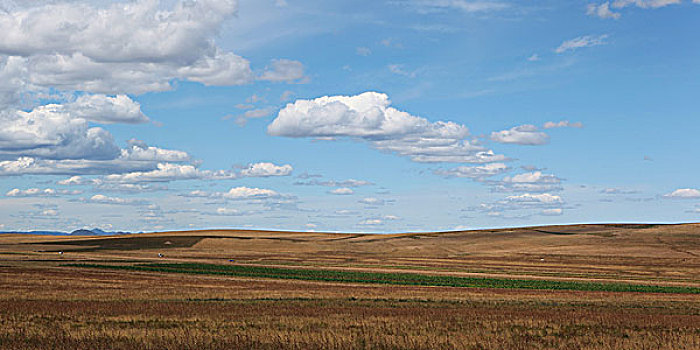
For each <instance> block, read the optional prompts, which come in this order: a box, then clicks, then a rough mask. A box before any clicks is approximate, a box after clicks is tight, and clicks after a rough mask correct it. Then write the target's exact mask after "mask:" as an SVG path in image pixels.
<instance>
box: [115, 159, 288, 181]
mask: <svg viewBox="0 0 700 350" xmlns="http://www.w3.org/2000/svg"><path fill="white" fill-rule="evenodd" d="M292 170H293V169H292V166H291V165H289V164H285V165H275V164H273V163H254V164H249V165H248V166H247V167H245V168H243V169H241V170H240V171H238V172H236V171H233V170H215V171H214V170H201V169H199V168H197V167H196V166H194V165H190V164H175V163H158V164H157V165H156V169H153V170H150V171H135V172H130V173H124V174H111V175H107V176H105V177H103V180H104V181H105V182H111V183H143V182H169V181H178V180H232V179H238V178H242V177H270V176H287V175H290V174H291V173H292Z"/></svg>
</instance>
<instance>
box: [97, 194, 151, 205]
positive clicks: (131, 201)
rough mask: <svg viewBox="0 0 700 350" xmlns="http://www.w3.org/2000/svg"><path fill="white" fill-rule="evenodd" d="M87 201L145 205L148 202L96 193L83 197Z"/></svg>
mask: <svg viewBox="0 0 700 350" xmlns="http://www.w3.org/2000/svg"><path fill="white" fill-rule="evenodd" d="M83 201H84V202H87V203H95V204H114V205H144V204H147V203H148V202H146V201H145V200H143V199H126V198H120V197H108V196H105V195H103V194H96V195H94V196H92V197H90V198H85V199H83Z"/></svg>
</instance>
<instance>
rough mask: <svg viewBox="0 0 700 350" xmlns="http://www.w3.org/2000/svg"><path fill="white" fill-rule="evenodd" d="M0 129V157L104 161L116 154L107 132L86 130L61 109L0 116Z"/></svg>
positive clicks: (45, 108)
mask: <svg viewBox="0 0 700 350" xmlns="http://www.w3.org/2000/svg"><path fill="white" fill-rule="evenodd" d="M0 127H1V128H0V155H5V156H12V155H15V156H30V157H41V158H49V159H94V160H100V159H101V160H104V159H113V158H116V157H117V156H118V155H119V152H120V151H119V147H118V146H117V145H116V144H115V143H114V138H113V137H112V135H111V134H110V133H109V132H107V131H106V130H104V129H102V128H98V127H93V128H90V127H88V123H87V121H86V120H85V119H80V118H74V117H73V116H72V115H71V114H70V113H69V112H68V111H66V110H65V109H64V106H62V105H46V106H40V107H37V108H35V109H33V110H32V111H30V112H24V111H16V112H4V113H3V112H0Z"/></svg>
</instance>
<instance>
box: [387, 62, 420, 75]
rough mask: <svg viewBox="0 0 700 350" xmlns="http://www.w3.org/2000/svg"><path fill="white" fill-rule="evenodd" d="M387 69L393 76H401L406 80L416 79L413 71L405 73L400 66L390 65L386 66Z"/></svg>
mask: <svg viewBox="0 0 700 350" xmlns="http://www.w3.org/2000/svg"><path fill="white" fill-rule="evenodd" d="M387 68H389V71H390V72H392V73H394V74H398V75H403V76H404V77H408V78H415V77H416V72H415V71H412V72H411V71H407V70H406V69H405V68H404V66H403V65H402V64H390V65H388V66H387Z"/></svg>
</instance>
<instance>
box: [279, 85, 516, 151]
mask: <svg viewBox="0 0 700 350" xmlns="http://www.w3.org/2000/svg"><path fill="white" fill-rule="evenodd" d="M390 104H391V101H389V98H388V96H387V95H386V94H382V93H377V92H365V93H362V94H359V95H355V96H324V97H319V98H317V99H314V100H297V101H295V102H294V103H293V104H291V103H290V104H288V105H287V106H286V107H285V108H284V109H282V110H281V111H280V112H279V114H278V115H277V118H276V119H275V120H274V121H273V122H272V123H271V124H270V125H268V128H267V130H268V133H269V134H270V135H273V136H286V137H313V138H337V137H350V138H356V139H362V140H365V141H367V142H369V143H370V144H371V145H372V146H373V147H374V148H376V149H378V150H382V151H388V152H392V153H396V154H399V155H402V156H408V157H410V158H411V159H412V160H413V161H416V162H461V163H488V162H495V161H503V160H506V157H505V156H503V155H496V154H494V153H493V152H492V151H490V150H487V149H485V148H483V147H481V146H477V145H474V144H472V143H470V142H469V141H468V140H465V138H467V137H468V136H469V131H468V129H467V128H466V127H465V126H463V125H459V124H457V123H454V122H442V121H439V122H430V121H428V120H427V119H425V118H421V117H416V116H413V115H410V114H408V113H406V112H402V111H399V110H397V109H395V108H393V107H390Z"/></svg>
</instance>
